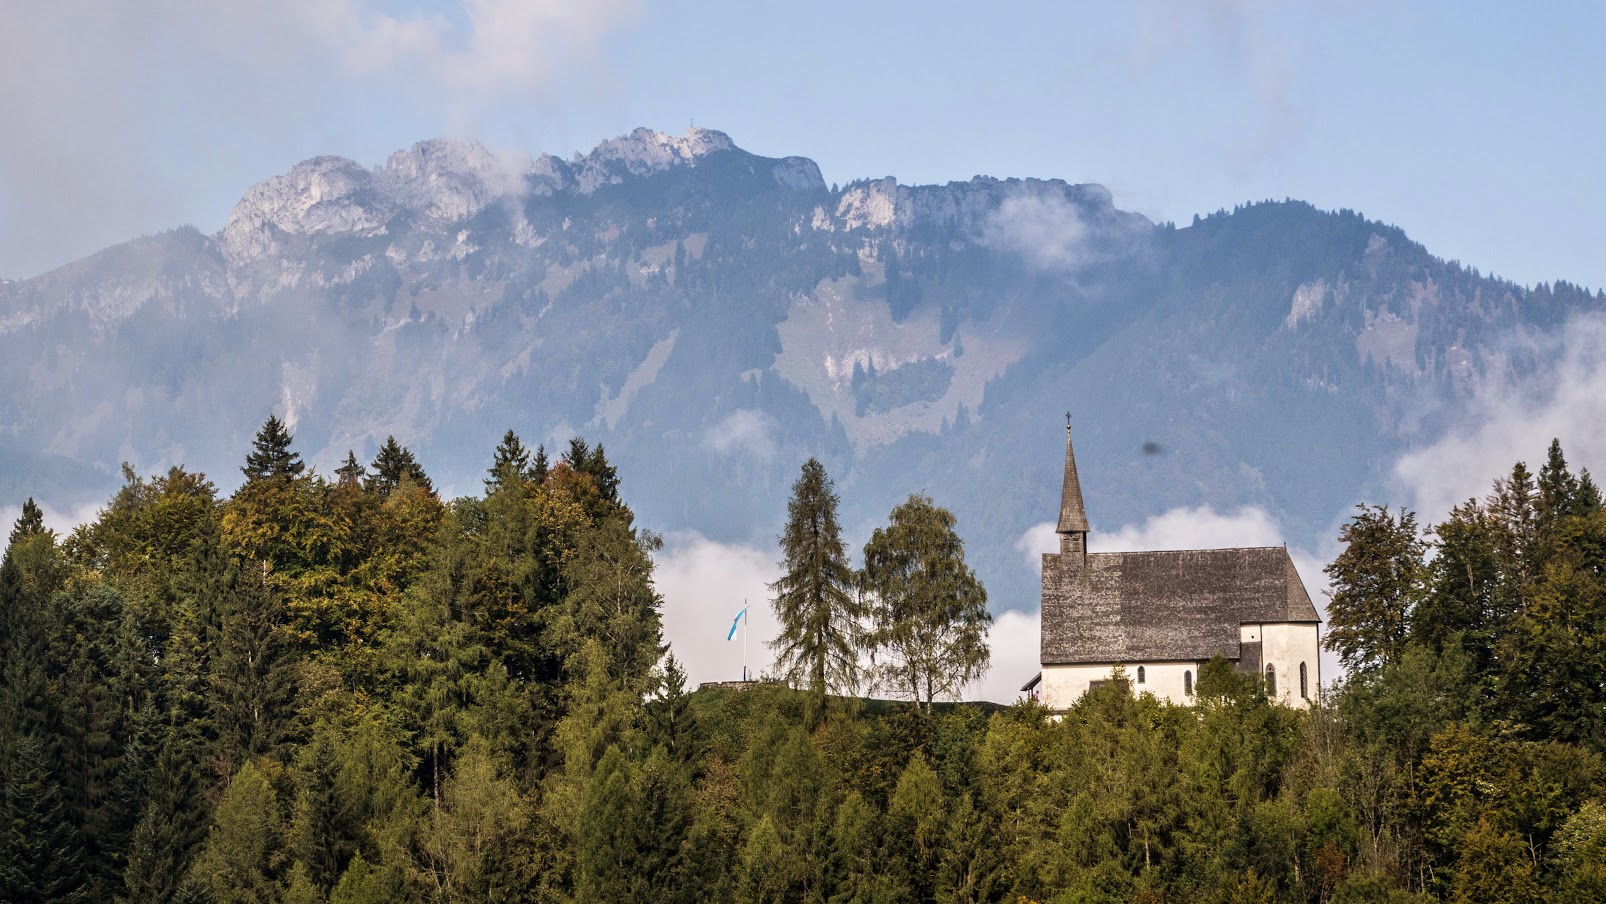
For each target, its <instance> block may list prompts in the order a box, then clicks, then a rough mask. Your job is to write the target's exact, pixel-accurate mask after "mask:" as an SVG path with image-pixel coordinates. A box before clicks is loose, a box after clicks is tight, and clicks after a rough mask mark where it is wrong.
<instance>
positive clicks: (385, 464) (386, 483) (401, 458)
mask: <svg viewBox="0 0 1606 904" xmlns="http://www.w3.org/2000/svg"><path fill="white" fill-rule="evenodd" d="M370 467H371V468H372V470H373V472H374V473H373V476H372V477H370V478H368V488H369V489H371V490H373V491H374V492H376V493H378V494H379V495H380V496H381V497H388V496H389V495H390V494H391V491H392V490H394V489H396V487H398V486H400V485H401V482H402V480H403V479H406V480H408V481H410V482H411V483H412V484H413V485H414V486H418V487H422V488H423V489H424V491H425V492H427V493H433V492H435V486H434V484H432V483H430V480H429V477H428V476H427V475H426V474H425V473H424V469H423V467H422V466H421V465H419V463H418V462H417V460H415V459H414V458H413V453H412V452H410V451H408V449H407V447H406V446H403V445H401V444H400V443H398V442H396V437H394V436H387V437H385V444H384V445H383V446H380V447H379V454H378V455H376V456H374V463H373V464H372V465H371V466H370Z"/></svg>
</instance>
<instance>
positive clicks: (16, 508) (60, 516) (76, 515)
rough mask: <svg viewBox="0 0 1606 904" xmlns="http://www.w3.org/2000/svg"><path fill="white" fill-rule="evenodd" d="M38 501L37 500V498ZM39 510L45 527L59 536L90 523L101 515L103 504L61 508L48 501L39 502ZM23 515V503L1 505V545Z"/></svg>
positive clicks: (0, 545)
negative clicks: (43, 518)
mask: <svg viewBox="0 0 1606 904" xmlns="http://www.w3.org/2000/svg"><path fill="white" fill-rule="evenodd" d="M36 502H37V500H36ZM38 505H39V512H40V514H42V515H44V517H45V527H48V528H50V529H51V530H53V531H55V532H56V533H57V535H59V536H66V535H67V534H70V533H72V531H73V528H76V527H77V526H78V525H80V524H88V523H89V522H91V521H94V520H95V519H96V518H97V517H99V516H100V510H101V508H103V506H101V505H99V504H88V505H80V506H77V507H75V508H70V509H61V508H57V507H56V506H54V505H51V504H50V503H48V502H39V503H38ZM21 517H22V505H21V504H20V503H19V504H16V505H0V547H3V545H4V544H5V542H6V538H7V537H9V536H11V529H12V528H13V527H15V526H16V524H17V519H18V518H21Z"/></svg>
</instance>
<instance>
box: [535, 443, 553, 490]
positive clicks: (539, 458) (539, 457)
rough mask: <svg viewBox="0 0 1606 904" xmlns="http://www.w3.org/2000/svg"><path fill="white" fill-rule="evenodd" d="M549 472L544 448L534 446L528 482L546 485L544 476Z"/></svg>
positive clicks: (549, 468) (549, 467)
mask: <svg viewBox="0 0 1606 904" xmlns="http://www.w3.org/2000/svg"><path fill="white" fill-rule="evenodd" d="M551 470H552V465H551V463H550V462H548V461H547V457H546V446H545V445H539V446H536V447H535V458H534V459H533V460H531V462H530V481H531V482H532V483H535V484H543V483H546V476H547V474H548V473H549V472H550V471H551Z"/></svg>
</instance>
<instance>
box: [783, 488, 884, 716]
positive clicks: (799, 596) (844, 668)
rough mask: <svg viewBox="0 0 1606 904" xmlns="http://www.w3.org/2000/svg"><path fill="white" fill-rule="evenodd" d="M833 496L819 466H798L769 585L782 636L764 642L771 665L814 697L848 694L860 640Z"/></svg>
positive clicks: (859, 611) (850, 574)
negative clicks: (776, 572)
mask: <svg viewBox="0 0 1606 904" xmlns="http://www.w3.org/2000/svg"><path fill="white" fill-rule="evenodd" d="M836 507H837V496H836V493H835V492H833V491H832V485H831V478H830V477H829V476H827V475H826V473H825V466H824V465H822V464H820V462H819V461H818V460H816V459H813V458H811V459H809V460H808V461H807V462H806V463H804V465H803V473H802V475H801V476H799V477H798V479H797V482H796V483H794V484H792V499H791V501H790V502H789V503H788V504H787V520H786V529H785V530H784V531H782V533H781V537H780V543H781V554H782V558H781V569H782V572H783V573H782V575H781V577H780V579H779V580H777V581H776V582H775V583H773V584H771V585H770V591H771V592H772V593H774V595H775V596H774V598H773V599H772V600H771V604H772V605H773V606H774V608H775V617H776V619H777V620H778V621H779V622H780V629H781V632H780V636H778V637H777V638H776V639H775V640H773V641H771V642H770V647H771V648H772V649H773V650H774V651H775V657H776V666H777V667H778V668H779V669H780V670H781V672H782V674H784V675H785V676H786V677H787V678H788V679H789V680H791V681H794V682H799V683H801V684H802V685H803V686H805V687H807V688H808V689H809V690H810V691H811V692H812V693H813V694H815V696H816V699H817V701H819V700H823V698H824V696H825V695H826V694H827V693H830V692H851V691H852V690H853V689H855V688H857V686H858V683H859V659H858V637H859V634H860V628H861V624H860V623H861V620H862V618H863V616H864V612H863V607H862V606H861V604H860V603H859V601H858V600H857V599H856V597H855V595H854V594H853V593H852V592H851V588H852V586H853V570H852V569H851V568H849V567H848V562H847V551H846V547H845V546H844V545H843V543H842V531H841V528H840V527H839V526H838V525H837V520H836Z"/></svg>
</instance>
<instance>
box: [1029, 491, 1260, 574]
mask: <svg viewBox="0 0 1606 904" xmlns="http://www.w3.org/2000/svg"><path fill="white" fill-rule="evenodd" d="M1054 528H1055V524H1054V522H1052V521H1044V522H1043V523H1042V524H1036V525H1033V526H1032V527H1030V528H1027V530H1026V532H1025V533H1023V534H1021V535H1020V537H1019V538H1018V539H1016V541H1015V548H1016V549H1018V550H1020V551H1021V553H1022V554H1023V555H1024V556H1025V560H1026V564H1027V565H1029V566H1030V567H1031V569H1032V570H1033V571H1035V572H1037V573H1038V574H1041V573H1042V571H1043V560H1042V556H1043V554H1044V553H1052V552H1058V551H1059V535H1058V534H1057V533H1055V531H1054ZM1282 542H1283V534H1282V529H1281V528H1280V527H1278V525H1277V519H1275V518H1273V517H1272V516H1271V515H1270V514H1269V513H1268V512H1267V511H1266V510H1265V509H1262V508H1258V507H1255V506H1244V507H1243V508H1240V509H1238V510H1237V511H1235V512H1230V513H1222V512H1218V511H1216V510H1215V509H1213V508H1210V507H1209V506H1200V507H1198V508H1174V509H1172V510H1170V511H1168V512H1165V513H1164V514H1160V515H1155V516H1154V517H1152V518H1150V519H1148V520H1147V521H1144V522H1143V523H1142V524H1128V525H1126V526H1124V527H1120V528H1117V529H1116V530H1114V531H1108V532H1106V531H1098V530H1094V531H1092V532H1090V533H1089V534H1088V538H1087V544H1088V550H1089V551H1091V552H1105V551H1110V552H1119V551H1128V550H1149V549H1220V548H1223V547H1229V546H1276V545H1278V544H1280V543H1282Z"/></svg>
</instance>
